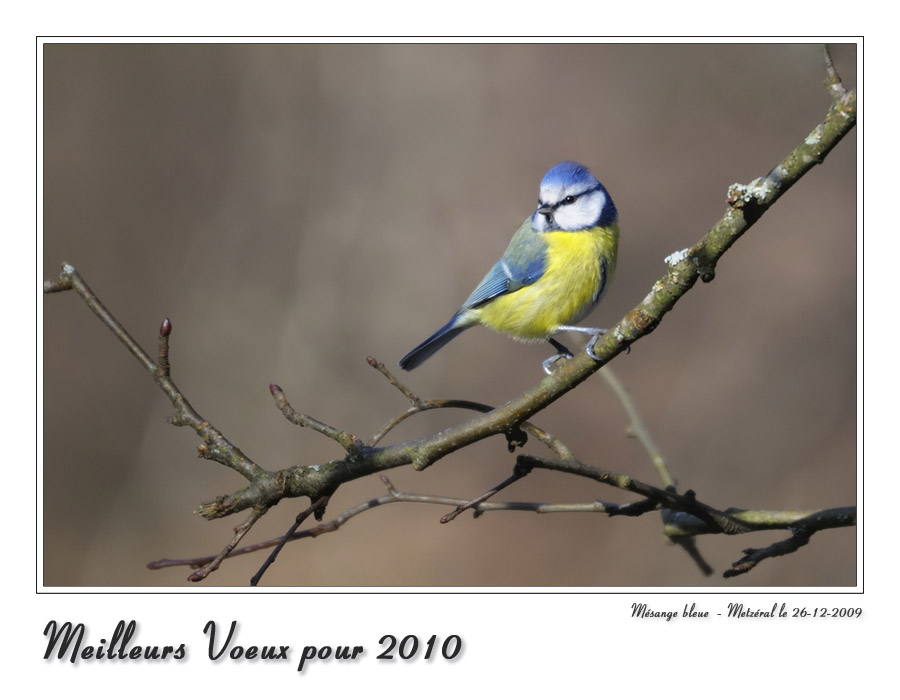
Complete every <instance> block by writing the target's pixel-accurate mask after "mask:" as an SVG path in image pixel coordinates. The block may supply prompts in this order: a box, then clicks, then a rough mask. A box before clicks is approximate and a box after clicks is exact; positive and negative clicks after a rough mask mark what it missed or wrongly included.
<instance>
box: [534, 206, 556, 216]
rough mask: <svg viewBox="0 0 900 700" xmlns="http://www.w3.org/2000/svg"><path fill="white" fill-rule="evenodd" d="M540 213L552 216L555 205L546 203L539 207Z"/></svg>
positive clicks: (538, 211)
mask: <svg viewBox="0 0 900 700" xmlns="http://www.w3.org/2000/svg"><path fill="white" fill-rule="evenodd" d="M537 213H538V214H543V215H544V216H550V215H551V214H552V213H553V207H551V206H550V205H549V204H545V205H543V206H541V207H538V209H537Z"/></svg>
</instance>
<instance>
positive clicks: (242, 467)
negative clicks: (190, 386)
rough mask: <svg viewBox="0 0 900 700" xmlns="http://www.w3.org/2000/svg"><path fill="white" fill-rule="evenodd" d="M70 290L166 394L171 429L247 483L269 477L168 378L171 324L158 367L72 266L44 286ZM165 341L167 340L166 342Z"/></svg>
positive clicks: (164, 332) (166, 329)
mask: <svg viewBox="0 0 900 700" xmlns="http://www.w3.org/2000/svg"><path fill="white" fill-rule="evenodd" d="M68 289H72V290H75V292H77V293H78V295H79V296H80V297H81V298H82V299H83V300H84V303H85V304H87V306H88V308H89V309H90V310H91V311H93V312H94V313H95V314H96V315H97V317H98V318H99V319H100V320H101V321H102V322H103V325H105V326H106V327H107V328H108V329H109V330H110V331H111V332H112V334H113V335H114V336H116V338H118V339H119V340H120V341H121V343H122V344H123V345H124V346H125V347H126V348H128V351H129V352H130V353H131V354H132V355H133V356H134V357H135V358H136V359H137V361H138V362H140V364H141V366H142V367H143V368H144V369H145V370H147V372H148V373H149V374H150V376H151V377H153V381H154V382H156V385H157V386H158V387H159V388H160V389H162V390H163V392H164V393H165V394H166V396H168V397H169V400H170V401H171V402H172V406H173V407H174V408H175V415H174V416H172V417H171V418H170V419H169V422H170V423H171V424H172V425H177V426H187V427H190V428H193V429H194V431H195V432H196V433H197V434H198V435H199V436H200V437H201V438H202V439H203V443H204V444H203V445H200V447H199V448H198V451H199V453H200V456H201V457H203V458H205V459H212V460H215V461H216V462H218V463H219V464H222V465H224V466H226V467H229V468H230V469H233V470H234V471H236V472H237V473H238V474H240V475H241V476H243V477H244V478H245V479H247V480H248V481H254V480H258V479H262V478H264V477H266V476H267V475H268V472H266V471H265V470H264V469H262V468H261V467H259V466H258V465H257V464H255V463H254V462H253V461H251V460H250V459H248V458H247V456H246V455H244V453H243V452H241V450H240V449H238V448H237V446H235V445H233V444H232V443H231V442H229V441H228V440H227V439H226V438H225V436H224V435H222V433H220V432H219V431H218V430H216V428H215V427H214V426H213V425H212V424H211V423H210V422H209V421H207V420H205V419H204V418H203V417H202V416H201V415H200V414H199V413H197V411H195V410H194V407H193V406H191V404H190V403H188V400H187V399H186V398H185V397H184V395H183V394H182V393H181V391H180V390H179V389H178V387H177V386H176V385H175V382H173V381H172V378H171V377H170V376H169V366H168V343H169V335H170V334H171V332H172V327H171V322H169V323H168V324H167V323H166V321H168V319H166V320H164V321H163V322H162V324H161V325H160V336H161V338H160V344H161V345H162V344H163V342H164V343H165V348H166V349H165V359H166V364H165V365H162V364H157V363H156V362H154V361H153V359H152V358H151V357H150V355H149V354H147V352H146V351H145V350H144V349H143V348H142V347H141V346H140V345H139V344H138V342H137V341H136V340H135V339H134V338H132V337H131V335H130V334H129V333H128V331H127V330H125V327H124V326H122V324H121V323H119V321H118V320H116V318H115V317H114V316H113V315H112V314H111V313H110V312H109V310H108V309H107V308H106V307H105V306H104V305H103V303H102V302H101V301H100V299H99V298H98V297H97V295H96V294H94V292H93V291H91V288H90V287H88V285H87V283H86V282H85V281H84V279H83V278H82V276H81V275H80V274H78V272H77V271H76V270H75V268H74V267H73V266H72V265H70V264H69V263H65V262H64V263H63V264H62V272H61V273H60V275H59V277H57V278H56V279H53V280H46V281H45V282H44V292H45V293H48V294H49V293H53V292H62V291H65V290H68ZM163 338H165V340H163Z"/></svg>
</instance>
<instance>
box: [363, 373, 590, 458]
mask: <svg viewBox="0 0 900 700" xmlns="http://www.w3.org/2000/svg"><path fill="white" fill-rule="evenodd" d="M366 361H367V362H368V363H369V365H371V366H372V367H374V368H375V369H377V370H378V371H379V372H380V373H381V374H382V375H384V377H385V378H386V379H387V380H388V381H389V382H390V383H391V386H393V387H395V388H396V389H397V390H398V391H400V392H401V393H402V394H403V395H404V396H406V397H407V398H408V399H409V400H410V402H412V404H413V405H412V406H410V407H409V408H407V409H406V410H405V411H403V413H400V414H398V415H396V416H395V417H394V418H392V419H391V420H389V421H388V422H387V423H385V425H384V426H383V427H382V428H381V429H380V430H379V431H378V432H377V433H375V435H374V436H373V437H372V438H371V439H370V440H369V441H368V442H367V443H366V444H367V445H370V446H374V445H377V444H378V443H379V442H381V440H382V439H383V438H384V436H385V435H387V434H388V433H389V432H390V431H391V430H393V429H394V428H396V427H397V426H398V425H400V423H402V422H403V421H405V420H406V419H407V418H410V417H412V416H414V415H416V414H417V413H422V412H424V411H431V410H434V409H437V408H461V409H465V410H469V411H477V412H479V413H490V412H491V411H493V410H494V408H495V407H494V406H490V405H488V404H485V403H480V402H478V401H467V400H465V399H429V400H422V399H420V398H419V397H418V396H416V395H415V394H414V393H412V392H411V391H410V390H409V389H408V388H407V387H406V386H405V385H404V384H403V383H402V382H401V381H400V380H399V379H397V378H396V377H395V376H394V374H393V373H391V371H390V370H389V369H388V368H387V367H385V366H384V363H382V362H379V361H378V360H376V359H375V358H374V357H367V358H366ZM519 427H520V429H521V430H524V431H525V432H526V433H528V434H530V435H532V436H533V437H534V438H535V439H537V440H539V441H540V442H541V443H543V444H544V445H546V446H547V447H549V448H550V449H551V450H553V451H554V452H555V453H556V454H557V456H559V457H560V458H561V459H573V458H574V457H575V455H574V454H573V453H572V450H570V449H569V448H568V447H567V446H566V445H565V444H564V443H563V442H562V441H561V440H559V438H557V437H554V436H553V435H551V434H550V433H548V432H547V431H546V430H544V429H542V428H539V427H538V426H536V425H534V424H533V423H529V422H527V421H526V422H524V423H522V425H521V426H519Z"/></svg>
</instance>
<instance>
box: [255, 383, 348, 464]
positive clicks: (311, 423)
mask: <svg viewBox="0 0 900 700" xmlns="http://www.w3.org/2000/svg"><path fill="white" fill-rule="evenodd" d="M269 391H270V392H271V394H272V396H273V397H274V398H275V405H276V406H278V410H279V411H281V414H282V415H283V416H284V417H285V418H287V419H288V420H289V421H290V422H291V423H293V424H294V425H299V426H300V427H301V428H312V429H313V430H315V431H316V432H317V433H321V434H322V435H324V436H325V437H328V438H331V439H332V440H334V441H335V442H337V443H338V444H339V445H340V446H341V447H343V448H344V449H345V450H346V451H347V452H348V453H353V454H356V453H358V452H359V451H360V450H361V449H362V448H363V447H365V445H363V442H362V440H360V439H359V438H357V437H356V436H355V435H351V434H350V433H348V432H346V431H344V430H338V429H337V428H332V427H331V426H330V425H327V424H325V423H323V422H322V421H320V420H316V419H315V418H312V417H311V416H307V415H304V414H303V413H299V412H297V411H295V410H294V407H293V406H291V404H290V403H289V402H288V400H287V397H286V396H285V395H284V390H283V389H282V388H281V387H280V386H278V385H277V384H269Z"/></svg>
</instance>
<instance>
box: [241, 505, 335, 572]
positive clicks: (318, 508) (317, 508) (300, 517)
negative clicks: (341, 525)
mask: <svg viewBox="0 0 900 700" xmlns="http://www.w3.org/2000/svg"><path fill="white" fill-rule="evenodd" d="M328 498H329V497H328V496H322V498H320V499H319V500H318V501H316V502H315V503H311V504H310V506H309V508H306V509H305V510H302V511H300V512H299V513H298V514H297V517H296V518H294V524H293V525H291V527H290V528H288V531H287V532H286V533H284V536H283V537H281V538H279V540H278V544H277V545H276V546H275V549H273V550H272V552H271V553H270V554H269V556H268V557H267V558H266V560H265V561H264V562H263V565H262V566H261V567H259V571H257V572H256V574H255V575H254V576H253V578H251V579H250V585H251V586H256V585H257V584H258V583H259V581H260V579H261V578H262V577H263V576H264V575H265V573H266V571H268V569H269V567H270V566H271V565H272V564H273V563H275V559H277V558H278V554H279V553H280V552H281V550H282V548H283V547H284V545H285V544H287V543H288V541H289V540H291V539H292V538H293V536H294V533H295V532H296V531H297V528H298V527H300V526H301V525H302V524H303V521H304V520H306V519H307V518H308V517H309V516H310V515H312V514H313V513H321V512H323V511H324V510H325V506H326V505H328Z"/></svg>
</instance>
